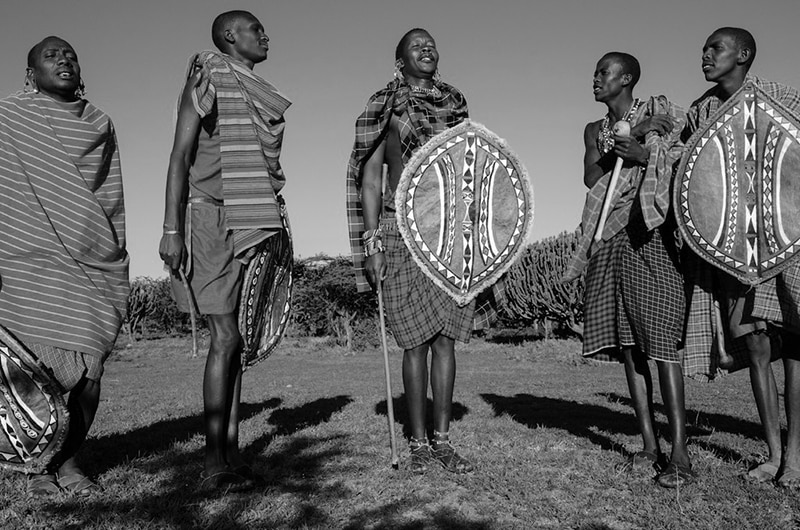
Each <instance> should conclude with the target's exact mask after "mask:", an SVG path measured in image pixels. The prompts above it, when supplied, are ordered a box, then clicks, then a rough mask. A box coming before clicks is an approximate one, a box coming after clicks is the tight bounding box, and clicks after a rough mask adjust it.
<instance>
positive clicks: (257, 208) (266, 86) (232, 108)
mask: <svg viewBox="0 0 800 530" xmlns="http://www.w3.org/2000/svg"><path fill="white" fill-rule="evenodd" d="M198 69H201V70H202V74H201V77H200V83H199V85H198V86H197V87H196V88H195V90H194V91H193V93H192V102H193V103H194V106H195V109H196V110H197V112H198V114H199V115H200V116H201V117H203V116H206V115H207V114H209V113H210V112H211V111H212V109H213V108H214V104H215V103H216V105H217V112H218V116H219V117H218V120H219V130H220V155H221V160H222V194H223V201H224V204H225V218H226V220H227V227H228V229H229V230H233V238H234V254H235V255H236V256H240V255H242V254H243V253H244V252H245V251H246V250H247V249H249V248H250V247H252V246H254V245H257V244H258V243H260V242H261V241H263V240H264V239H266V238H267V237H269V235H270V234H272V233H274V232H275V231H277V230H280V229H281V228H282V227H283V225H282V223H281V217H280V208H279V205H278V202H277V200H276V197H275V194H276V193H278V192H279V191H280V190H281V189H282V188H283V186H284V184H285V183H286V177H285V175H284V173H283V169H282V168H281V164H280V153H281V145H282V143H283V133H284V128H285V126H286V122H285V121H284V118H283V114H284V112H286V109H288V108H289V106H290V105H291V102H290V101H289V100H288V99H287V98H286V97H284V96H283V95H282V94H281V93H280V92H279V91H278V90H277V89H276V88H275V87H274V86H272V85H271V84H270V83H269V82H267V81H266V80H265V79H263V78H261V77H259V76H258V75H256V74H255V73H253V71H252V70H251V69H250V68H248V67H247V66H246V65H245V64H243V63H241V62H239V61H237V60H235V59H233V58H232V57H230V56H228V55H224V54H221V53H219V52H215V51H204V52H200V53H198V54H196V55H194V56H193V57H192V58H191V59H190V61H189V69H188V72H187V78H188V77H191V76H192V75H194V74H195V73H196V72H197V70H198Z"/></svg>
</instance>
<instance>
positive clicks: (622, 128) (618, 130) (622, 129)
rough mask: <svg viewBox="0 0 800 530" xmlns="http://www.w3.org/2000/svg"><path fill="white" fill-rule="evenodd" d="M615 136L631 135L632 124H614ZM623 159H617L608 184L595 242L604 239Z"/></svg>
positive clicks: (622, 122)
mask: <svg viewBox="0 0 800 530" xmlns="http://www.w3.org/2000/svg"><path fill="white" fill-rule="evenodd" d="M614 134H616V135H619V136H630V135H631V124H630V123H628V122H627V121H624V120H620V121H618V122H617V123H615V124H614ZM622 163H623V160H622V157H617V163H616V164H614V172H613V173H612V174H611V180H610V181H609V183H608V189H607V190H606V200H605V202H604V203H603V211H602V212H601V213H600V220H599V221H598V222H597V231H595V233H594V240H595V241H600V240H601V239H603V229H604V228H605V226H606V219H608V212H609V211H610V210H611V199H612V198H613V196H614V190H615V189H616V187H617V181H618V180H619V173H620V171H622Z"/></svg>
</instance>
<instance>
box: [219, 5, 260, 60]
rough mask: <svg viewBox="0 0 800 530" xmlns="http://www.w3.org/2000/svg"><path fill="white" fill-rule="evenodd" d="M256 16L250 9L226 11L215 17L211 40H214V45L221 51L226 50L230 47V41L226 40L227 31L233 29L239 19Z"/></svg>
mask: <svg viewBox="0 0 800 530" xmlns="http://www.w3.org/2000/svg"><path fill="white" fill-rule="evenodd" d="M255 18H256V17H255V16H254V15H253V14H252V13H250V12H249V11H241V10H236V11H226V12H225V13H222V14H220V15H217V18H215V19H214V23H213V24H212V25H211V40H213V41H214V46H216V47H217V49H218V50H219V51H225V50H226V49H227V48H228V46H229V45H228V42H227V41H226V40H225V32H226V31H227V30H229V29H232V28H233V26H234V25H235V24H236V22H237V21H239V20H242V19H245V20H250V19H255Z"/></svg>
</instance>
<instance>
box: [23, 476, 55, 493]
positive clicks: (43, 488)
mask: <svg viewBox="0 0 800 530" xmlns="http://www.w3.org/2000/svg"><path fill="white" fill-rule="evenodd" d="M25 492H26V493H27V494H28V495H30V496H31V497H49V496H50V495H57V494H59V493H61V488H60V487H59V485H58V482H57V481H56V476H55V474H53V473H42V474H37V475H28V482H27V483H26V484H25Z"/></svg>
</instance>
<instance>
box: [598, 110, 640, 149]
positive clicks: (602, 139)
mask: <svg viewBox="0 0 800 530" xmlns="http://www.w3.org/2000/svg"><path fill="white" fill-rule="evenodd" d="M641 103H642V100H640V99H639V98H636V99H634V100H633V103H631V108H629V109H628V112H626V113H625V114H624V115H623V116H622V118H621V119H620V121H631V116H633V115H634V114H636V111H637V110H639V105H641ZM610 121H611V118H610V117H609V115H608V114H606V116H605V118H603V123H601V124H600V132H599V133H598V135H597V143H598V144H599V146H600V154H601V155H604V154H606V153H608V152H609V151H611V150H612V149H613V148H614V133H613V131H612V127H610Z"/></svg>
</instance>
